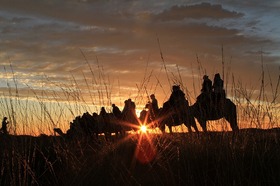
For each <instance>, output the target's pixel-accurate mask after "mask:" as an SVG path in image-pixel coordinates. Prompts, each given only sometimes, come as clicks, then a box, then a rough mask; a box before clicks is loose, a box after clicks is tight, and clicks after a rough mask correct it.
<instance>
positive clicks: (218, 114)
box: [54, 74, 239, 138]
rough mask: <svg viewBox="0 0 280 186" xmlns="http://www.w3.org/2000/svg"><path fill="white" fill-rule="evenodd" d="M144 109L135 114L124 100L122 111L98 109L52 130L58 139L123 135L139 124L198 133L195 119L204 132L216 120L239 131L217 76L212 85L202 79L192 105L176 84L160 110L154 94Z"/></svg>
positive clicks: (113, 108)
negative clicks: (223, 120) (67, 125)
mask: <svg viewBox="0 0 280 186" xmlns="http://www.w3.org/2000/svg"><path fill="white" fill-rule="evenodd" d="M150 98H151V101H149V102H148V103H147V104H146V106H145V109H143V110H142V111H141V113H140V117H139V118H138V117H137V115H136V106H135V103H134V102H133V101H132V100H131V99H128V100H125V102H124V103H125V104H124V108H123V110H122V111H120V109H119V108H118V107H117V106H116V105H115V104H112V113H107V112H106V110H105V108H104V107H101V111H100V113H99V114H97V113H93V114H89V113H88V112H86V113H84V114H83V115H82V116H77V117H76V118H75V119H74V120H73V121H72V122H70V129H69V130H67V132H66V133H63V132H62V131H61V129H59V128H55V129H54V131H55V132H56V133H58V134H59V135H61V136H66V137H69V138H73V137H94V136H95V137H98V135H99V134H104V135H105V136H106V137H108V136H111V134H112V133H115V134H116V135H124V134H125V133H126V132H127V131H131V130H134V131H137V130H139V127H140V125H141V124H142V123H145V124H146V125H147V126H148V127H149V128H159V129H160V130H161V131H162V132H163V133H164V132H165V127H166V126H167V127H168V129H169V132H170V133H172V126H178V125H182V124H184V125H185V126H186V127H187V128H188V131H189V132H192V129H194V131H195V132H196V133H198V132H199V130H198V128H197V125H196V121H195V118H196V120H197V121H198V123H199V124H200V126H201V128H202V129H203V131H204V132H207V126H206V123H207V121H208V120H218V119H221V118H225V119H226V120H227V121H228V122H229V124H230V126H231V129H232V131H234V132H235V131H238V130H239V128H238V125H237V111H236V105H235V104H234V103H233V102H232V101H231V100H230V99H228V98H227V97H226V94H225V90H224V88H223V80H222V79H221V77H220V74H215V77H214V83H213V84H212V81H211V80H210V79H209V78H208V76H207V75H204V77H203V84H202V89H201V94H200V95H199V96H198V97H197V100H196V102H195V103H194V104H193V105H191V106H190V105H189V102H188V100H187V99H186V97H185V93H184V92H183V91H182V90H181V88H180V86H179V85H173V86H172V93H171V95H170V97H169V99H168V101H166V102H165V103H164V104H163V106H162V107H161V108H159V107H158V102H157V99H156V97H155V95H154V94H152V95H150Z"/></svg>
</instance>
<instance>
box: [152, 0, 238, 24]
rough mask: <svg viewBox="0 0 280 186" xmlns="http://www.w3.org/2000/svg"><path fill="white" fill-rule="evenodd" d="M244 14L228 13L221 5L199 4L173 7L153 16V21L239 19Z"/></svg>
mask: <svg viewBox="0 0 280 186" xmlns="http://www.w3.org/2000/svg"><path fill="white" fill-rule="evenodd" d="M243 15H244V14H243V13H238V12H235V11H228V10H226V9H224V8H222V5H218V4H215V5H212V4H210V3H201V4H195V5H189V6H188V5H185V6H178V5H175V6H173V7H171V8H170V9H168V10H165V11H163V12H161V13H159V14H156V15H155V19H157V20H162V21H180V20H183V19H186V18H187V19H191V18H192V19H203V18H207V19H228V18H240V17H242V16H243Z"/></svg>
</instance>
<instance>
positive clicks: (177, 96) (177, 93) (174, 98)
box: [169, 85, 185, 107]
mask: <svg viewBox="0 0 280 186" xmlns="http://www.w3.org/2000/svg"><path fill="white" fill-rule="evenodd" d="M183 100H185V93H184V92H183V91H182V90H181V89H180V85H173V86H172V93H171V95H170V97H169V103H170V105H171V106H172V107H174V106H176V105H178V104H179V103H180V102H181V101H183Z"/></svg>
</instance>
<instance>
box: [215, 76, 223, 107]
mask: <svg viewBox="0 0 280 186" xmlns="http://www.w3.org/2000/svg"><path fill="white" fill-rule="evenodd" d="M213 90H214V95H215V101H216V102H217V103H220V101H221V100H223V99H225V97H226V94H225V90H224V81H223V80H222V79H221V76H220V74H219V73H217V74H215V76H214V83H213Z"/></svg>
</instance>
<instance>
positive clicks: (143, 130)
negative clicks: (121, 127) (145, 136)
mask: <svg viewBox="0 0 280 186" xmlns="http://www.w3.org/2000/svg"><path fill="white" fill-rule="evenodd" d="M140 131H141V132H142V133H146V132H147V126H146V125H141V126H140Z"/></svg>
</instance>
